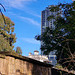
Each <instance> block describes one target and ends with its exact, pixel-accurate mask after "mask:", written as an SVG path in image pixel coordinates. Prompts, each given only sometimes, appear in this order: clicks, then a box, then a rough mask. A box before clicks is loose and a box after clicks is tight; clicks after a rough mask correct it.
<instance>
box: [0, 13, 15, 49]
mask: <svg viewBox="0 0 75 75" xmlns="http://www.w3.org/2000/svg"><path fill="white" fill-rule="evenodd" d="M4 18H5V22H6V24H5V23H4V19H3V17H2V15H1V14H0V37H1V38H2V39H3V41H4V40H5V43H4V44H6V45H7V43H8V44H9V45H8V46H10V47H11V48H12V49H13V47H14V46H13V44H14V43H15V42H16V38H15V34H13V32H14V25H15V24H14V23H13V22H12V21H11V20H10V18H8V17H6V16H4ZM0 40H1V39H0ZM1 41H2V40H1ZM2 43H3V42H1V44H2ZM1 44H0V45H1ZM0 47H4V45H2V46H0ZM10 47H7V48H8V50H9V49H10ZM4 48H5V47H4ZM1 49H2V48H1Z"/></svg>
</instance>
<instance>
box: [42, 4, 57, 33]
mask: <svg viewBox="0 0 75 75" xmlns="http://www.w3.org/2000/svg"><path fill="white" fill-rule="evenodd" d="M52 6H53V5H49V6H48V7H46V9H45V10H43V11H42V12H41V34H42V33H43V32H44V31H45V28H46V27H50V28H51V29H54V28H55V26H54V24H53V23H54V19H51V20H49V21H48V20H47V18H48V17H49V16H51V15H54V16H56V14H57V12H52V11H50V9H49V8H50V7H52Z"/></svg>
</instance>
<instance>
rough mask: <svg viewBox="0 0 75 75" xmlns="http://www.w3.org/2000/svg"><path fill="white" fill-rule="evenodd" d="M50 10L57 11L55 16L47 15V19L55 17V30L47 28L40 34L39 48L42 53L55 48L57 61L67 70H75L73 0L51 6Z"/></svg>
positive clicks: (74, 13) (74, 9)
mask: <svg viewBox="0 0 75 75" xmlns="http://www.w3.org/2000/svg"><path fill="white" fill-rule="evenodd" d="M57 8H58V10H57ZM50 11H52V12H54V11H57V12H58V13H57V15H58V16H57V17H54V16H52V15H51V16H50V17H48V20H50V19H52V18H54V19H55V22H54V25H55V27H56V28H55V30H51V29H50V28H47V29H46V31H45V32H44V34H42V35H41V39H40V40H41V41H42V42H43V45H42V46H41V50H43V51H44V54H48V53H49V52H50V51H53V50H56V55H57V60H58V62H59V63H60V64H61V65H62V66H63V67H67V68H68V69H69V70H72V69H73V70H75V1H74V2H73V3H70V4H59V5H57V6H53V7H51V8H50ZM61 11H62V16H61ZM37 39H38V37H37Z"/></svg>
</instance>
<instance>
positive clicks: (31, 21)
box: [8, 12, 41, 27]
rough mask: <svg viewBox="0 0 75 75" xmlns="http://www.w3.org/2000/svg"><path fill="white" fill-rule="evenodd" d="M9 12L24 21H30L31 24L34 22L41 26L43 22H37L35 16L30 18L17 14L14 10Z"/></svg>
mask: <svg viewBox="0 0 75 75" xmlns="http://www.w3.org/2000/svg"><path fill="white" fill-rule="evenodd" d="M8 13H9V14H11V15H13V16H15V17H17V18H20V19H21V20H23V21H24V22H27V23H30V24H33V25H35V26H38V27H40V26H41V24H40V23H39V22H37V21H36V20H34V19H33V18H29V17H24V16H19V15H18V14H15V13H13V12H8Z"/></svg>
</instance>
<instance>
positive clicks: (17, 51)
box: [16, 47, 22, 55]
mask: <svg viewBox="0 0 75 75" xmlns="http://www.w3.org/2000/svg"><path fill="white" fill-rule="evenodd" d="M16 53H17V54H19V55H22V50H21V48H20V47H16Z"/></svg>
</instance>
